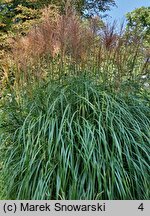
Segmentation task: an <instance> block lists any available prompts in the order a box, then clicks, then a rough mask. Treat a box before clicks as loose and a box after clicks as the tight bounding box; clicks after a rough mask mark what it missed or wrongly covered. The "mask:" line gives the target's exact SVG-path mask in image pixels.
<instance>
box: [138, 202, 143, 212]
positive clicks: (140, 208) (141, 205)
mask: <svg viewBox="0 0 150 216" xmlns="http://www.w3.org/2000/svg"><path fill="white" fill-rule="evenodd" d="M138 209H139V210H141V211H143V210H144V206H143V203H141V204H140V205H139V207H138Z"/></svg>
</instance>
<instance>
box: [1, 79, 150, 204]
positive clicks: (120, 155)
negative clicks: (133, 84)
mask: <svg viewBox="0 0 150 216" xmlns="http://www.w3.org/2000/svg"><path fill="white" fill-rule="evenodd" d="M4 109H5V115H4V116H3V127H1V128H2V131H3V133H4V134H5V136H4V138H3V140H2V141H1V146H3V147H5V152H3V156H2V157H3V164H4V165H3V180H4V182H5V189H4V192H5V197H6V198H7V199H103V200H104V199H121V200H122V199H149V198H150V190H149V181H150V158H149V154H150V148H149V145H150V107H149V103H148V98H147V99H146V98H145V99H143V97H142V96H141V95H140V94H139V95H138V97H137V96H136V95H135V94H133V95H128V96H127V95H125V94H123V93H117V94H113V92H111V93H110V92H109V91H106V90H103V88H102V87H101V86H100V85H96V84H95V83H94V82H93V79H92V78H90V77H87V76H86V77H85V76H83V75H82V76H81V75H80V76H78V77H74V78H68V79H66V80H65V83H63V84H60V82H56V81H55V82H53V83H52V82H51V83H49V84H47V85H42V86H41V88H40V87H38V88H37V89H36V88H35V90H34V92H33V94H32V97H31V98H29V97H28V96H27V94H26V93H25V92H24V94H23V95H22V101H21V102H20V103H19V104H18V102H16V101H15V100H13V101H12V102H11V103H10V102H8V104H7V106H6V105H5V107H4ZM1 126H2V125H1ZM6 131H7V133H6Z"/></svg>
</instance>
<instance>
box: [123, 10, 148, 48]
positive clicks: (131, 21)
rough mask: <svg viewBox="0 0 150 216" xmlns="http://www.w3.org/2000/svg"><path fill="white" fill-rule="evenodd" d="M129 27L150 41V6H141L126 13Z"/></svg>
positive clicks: (131, 30)
mask: <svg viewBox="0 0 150 216" xmlns="http://www.w3.org/2000/svg"><path fill="white" fill-rule="evenodd" d="M126 18H127V28H128V30H130V32H133V33H134V34H135V33H138V34H140V36H141V37H142V38H143V39H144V40H145V41H146V42H147V43H148V44H149V43H150V7H140V8H137V9H135V10H133V11H132V12H130V13H127V14H126Z"/></svg>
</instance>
